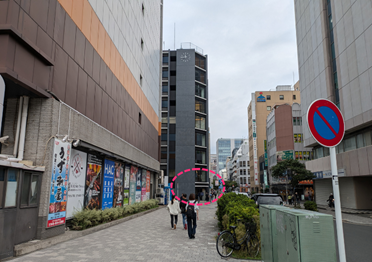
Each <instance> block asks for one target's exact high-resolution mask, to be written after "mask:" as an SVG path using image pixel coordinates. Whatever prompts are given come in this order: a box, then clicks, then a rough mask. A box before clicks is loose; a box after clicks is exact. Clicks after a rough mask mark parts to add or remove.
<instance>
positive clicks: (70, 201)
mask: <svg viewBox="0 0 372 262" xmlns="http://www.w3.org/2000/svg"><path fill="white" fill-rule="evenodd" d="M86 173H87V154H86V153H84V152H81V151H78V150H75V149H72V150H71V161H70V177H69V180H68V195H67V209H66V219H71V218H72V217H73V215H74V213H75V212H79V211H81V210H83V208H84V191H85V174H86Z"/></svg>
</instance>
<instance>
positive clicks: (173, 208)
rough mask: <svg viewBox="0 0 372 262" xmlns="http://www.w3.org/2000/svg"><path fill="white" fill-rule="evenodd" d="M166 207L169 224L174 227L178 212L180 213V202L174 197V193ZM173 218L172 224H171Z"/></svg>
mask: <svg viewBox="0 0 372 262" xmlns="http://www.w3.org/2000/svg"><path fill="white" fill-rule="evenodd" d="M167 209H168V211H169V213H170V216H171V226H172V229H176V227H177V220H178V214H179V213H181V209H180V202H178V201H177V200H176V199H175V195H172V201H171V202H170V203H169V204H168V206H167ZM173 219H174V224H173Z"/></svg>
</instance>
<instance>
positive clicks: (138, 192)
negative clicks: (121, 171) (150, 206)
mask: <svg viewBox="0 0 372 262" xmlns="http://www.w3.org/2000/svg"><path fill="white" fill-rule="evenodd" d="M141 177H142V170H141V168H138V171H137V175H136V203H139V202H141V188H142V179H141Z"/></svg>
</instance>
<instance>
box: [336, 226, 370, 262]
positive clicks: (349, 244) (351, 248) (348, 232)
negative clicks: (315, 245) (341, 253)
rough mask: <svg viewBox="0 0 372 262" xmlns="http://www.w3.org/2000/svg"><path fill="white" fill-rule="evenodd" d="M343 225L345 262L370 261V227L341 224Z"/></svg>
mask: <svg viewBox="0 0 372 262" xmlns="http://www.w3.org/2000/svg"><path fill="white" fill-rule="evenodd" d="M343 225H344V238H345V249H346V260H347V262H368V261H372V226H370V225H365V226H364V225H357V224H351V223H343ZM335 229H336V221H335ZM336 243H337V233H336ZM337 256H338V251H337Z"/></svg>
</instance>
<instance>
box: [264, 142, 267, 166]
mask: <svg viewBox="0 0 372 262" xmlns="http://www.w3.org/2000/svg"><path fill="white" fill-rule="evenodd" d="M264 150H265V166H268V159H267V140H264Z"/></svg>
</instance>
